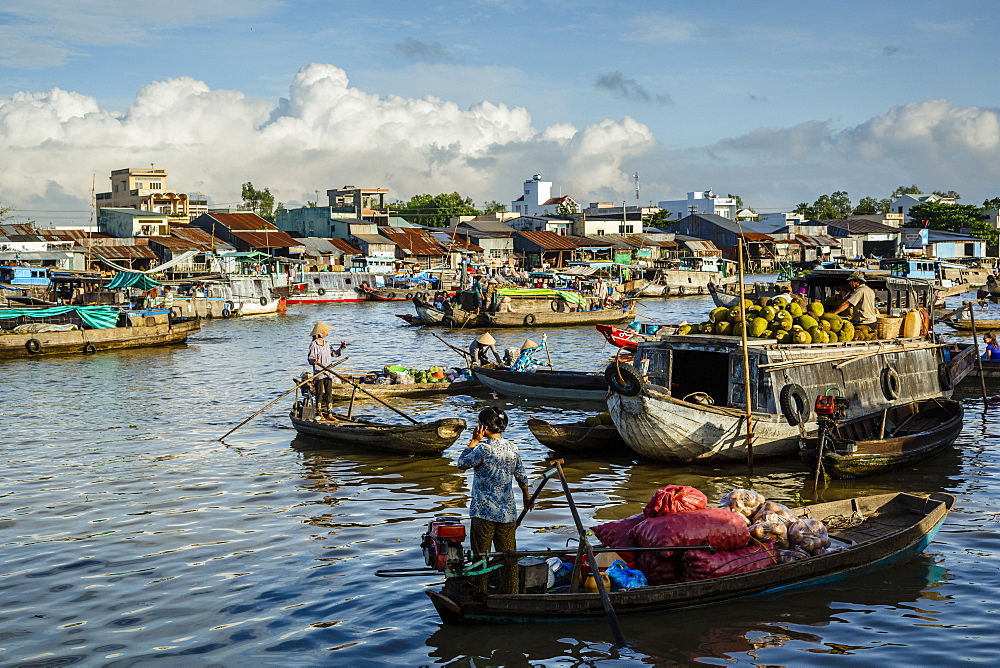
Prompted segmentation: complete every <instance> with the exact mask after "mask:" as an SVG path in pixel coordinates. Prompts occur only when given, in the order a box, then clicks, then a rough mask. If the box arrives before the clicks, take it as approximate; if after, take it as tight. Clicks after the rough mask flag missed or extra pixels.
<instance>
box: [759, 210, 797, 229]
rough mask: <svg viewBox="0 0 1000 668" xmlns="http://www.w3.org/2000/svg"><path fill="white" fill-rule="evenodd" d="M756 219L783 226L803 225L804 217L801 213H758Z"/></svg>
mask: <svg viewBox="0 0 1000 668" xmlns="http://www.w3.org/2000/svg"><path fill="white" fill-rule="evenodd" d="M757 220H758V222H761V223H769V224H771V225H774V226H776V227H784V226H785V225H804V224H805V222H806V217H805V216H803V215H802V214H801V213H759V214H757Z"/></svg>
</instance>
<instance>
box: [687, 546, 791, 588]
mask: <svg viewBox="0 0 1000 668" xmlns="http://www.w3.org/2000/svg"><path fill="white" fill-rule="evenodd" d="M780 561H781V559H780V557H779V555H778V550H776V549H774V541H771V540H769V541H767V542H766V543H764V544H763V545H758V544H757V543H756V542H755V543H754V544H753V545H749V546H747V547H744V548H740V549H739V550H733V551H731V552H716V553H715V554H709V553H708V551H707V550H686V551H685V552H684V553H683V556H682V557H681V562H682V564H683V569H684V574H683V577H684V582H693V581H695V580H707V579H709V578H718V577H722V576H723V575H733V574H734V573H746V572H748V571H756V570H760V569H762V568H768V567H770V566H773V565H775V564H777V563H779V562H780Z"/></svg>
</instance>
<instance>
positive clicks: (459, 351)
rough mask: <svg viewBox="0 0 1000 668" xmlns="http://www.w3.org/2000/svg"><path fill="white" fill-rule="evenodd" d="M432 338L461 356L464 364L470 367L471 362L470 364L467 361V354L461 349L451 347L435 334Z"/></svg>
mask: <svg viewBox="0 0 1000 668" xmlns="http://www.w3.org/2000/svg"><path fill="white" fill-rule="evenodd" d="M434 338H436V339H437V340H438V341H440V342H441V343H443V344H444V345H446V346H448V347H449V348H451V349H452V350H454V351H455V352H456V353H458V354H459V355H461V356H462V359H463V360H465V363H466V364H468V365H469V366H470V367H471V366H472V362H471V361H470V360H469V353H467V352H465V351H464V350H462V349H461V348H457V347H455V346H453V345H451V344H450V343H448V342H447V341H445V340H444V339H442V338H441V337H440V336H438V335H437V334H434Z"/></svg>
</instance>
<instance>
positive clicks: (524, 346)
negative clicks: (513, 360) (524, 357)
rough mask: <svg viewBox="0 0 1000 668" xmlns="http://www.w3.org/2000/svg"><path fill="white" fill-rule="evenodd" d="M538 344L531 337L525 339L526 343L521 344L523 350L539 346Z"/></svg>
mask: <svg viewBox="0 0 1000 668" xmlns="http://www.w3.org/2000/svg"><path fill="white" fill-rule="evenodd" d="M537 347H538V344H537V343H535V342H534V341H532V340H531V339H525V340H524V343H522V344H521V350H528V349H529V348H537Z"/></svg>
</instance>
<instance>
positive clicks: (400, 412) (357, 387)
mask: <svg viewBox="0 0 1000 668" xmlns="http://www.w3.org/2000/svg"><path fill="white" fill-rule="evenodd" d="M330 373H332V374H333V375H334V376H336V377H337V378H339V379H340V381H341V382H343V383H347V384H348V385H351V386H353V387H354V389H355V390H361V391H362V392H364V393H365V394H367V395H368V396H369V397H371V398H372V399H374V400H375V401H377V402H379V403H380V404H382V405H383V406H385V407H386V408H388V409H389V410H391V411H393V412H394V413H398V414H399V415H402V416H403V417H405V418H406V419H407V420H409V421H410V422H412V423H413V424H420V422H418V421H417V420H414V419H413V418H412V417H410V416H409V415H407V414H406V413H404V412H403V411H401V410H399V409H398V408H396V407H395V406H391V405H389V404H388V403H386V402H385V401H384V400H383V399H380V398H379V397H376V396H375V395H374V394H372V393H371V392H369V391H368V390H366V389H365V388H363V387H361V386H360V385H358V384H357V383H355V382H354V381H352V380H351V379H350V378H347V377H346V376H341V375H340V374H339V373H337V372H335V371H331V372H330Z"/></svg>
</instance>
